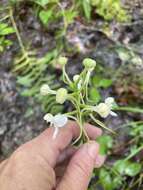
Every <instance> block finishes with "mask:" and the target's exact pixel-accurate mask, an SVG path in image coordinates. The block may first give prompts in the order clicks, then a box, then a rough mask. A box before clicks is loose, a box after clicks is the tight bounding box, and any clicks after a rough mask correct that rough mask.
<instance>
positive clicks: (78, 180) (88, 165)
mask: <svg viewBox="0 0 143 190" xmlns="http://www.w3.org/2000/svg"><path fill="white" fill-rule="evenodd" d="M98 152H99V145H98V144H97V143H96V142H92V143H88V144H84V145H83V146H82V148H81V149H79V150H78V151H77V152H76V153H75V155H74V156H73V158H72V159H71V161H70V163H69V165H68V167H67V170H66V172H65V174H64V176H63V178H62V180H61V182H60V184H59V185H58V187H57V189H56V190H63V189H66V190H75V189H76V190H86V189H87V187H88V184H89V181H90V177H91V174H92V171H93V169H94V166H95V161H96V158H97V155H98Z"/></svg>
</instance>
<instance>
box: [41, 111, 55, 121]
mask: <svg viewBox="0 0 143 190" xmlns="http://www.w3.org/2000/svg"><path fill="white" fill-rule="evenodd" d="M53 118H54V116H53V115H52V114H50V113H47V114H46V115H44V118H43V119H44V120H45V121H47V122H51V123H52V122H53Z"/></svg>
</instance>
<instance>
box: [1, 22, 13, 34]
mask: <svg viewBox="0 0 143 190" xmlns="http://www.w3.org/2000/svg"><path fill="white" fill-rule="evenodd" d="M14 32H15V30H14V28H12V27H10V26H8V25H7V24H6V23H0V36H5V35H8V34H12V33H14Z"/></svg>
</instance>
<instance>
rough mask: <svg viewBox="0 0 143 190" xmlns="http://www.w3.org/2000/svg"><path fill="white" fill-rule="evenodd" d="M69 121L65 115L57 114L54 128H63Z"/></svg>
mask: <svg viewBox="0 0 143 190" xmlns="http://www.w3.org/2000/svg"><path fill="white" fill-rule="evenodd" d="M67 121H68V118H67V117H66V116H65V115H62V114H57V115H55V117H54V121H53V123H54V126H55V127H63V126H64V125H65V124H66V123H67Z"/></svg>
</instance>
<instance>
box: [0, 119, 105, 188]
mask: <svg viewBox="0 0 143 190" xmlns="http://www.w3.org/2000/svg"><path fill="white" fill-rule="evenodd" d="M53 130H54V129H53V128H48V129H47V130H45V131H44V132H43V133H42V134H41V135H40V136H38V137H36V138H35V139H33V140H31V141H29V142H27V143H26V144H24V145H22V146H21V147H19V148H18V149H17V150H16V151H15V152H14V153H13V154H12V155H11V157H10V158H9V159H7V160H5V161H4V162H2V164H1V165H0V189H1V190H86V189H87V187H88V183H89V181H90V177H91V174H92V171H93V168H94V167H100V166H101V165H102V164H103V162H104V160H105V158H104V157H102V156H100V155H99V145H98V144H97V143H96V142H95V141H91V142H89V143H86V144H84V145H82V146H81V147H80V148H74V147H72V146H70V143H71V141H72V140H73V139H75V138H77V137H78V135H79V128H78V126H77V124H76V123H75V122H72V121H69V122H68V124H67V126H66V127H63V128H61V129H60V132H59V133H58V135H57V137H56V139H54V140H53V139H52V135H53ZM85 130H86V131H87V133H88V136H89V137H90V139H91V140H95V139H96V137H97V136H100V135H101V133H102V131H101V129H99V128H96V127H94V126H92V125H90V124H86V125H85ZM69 159H70V161H69Z"/></svg>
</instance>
